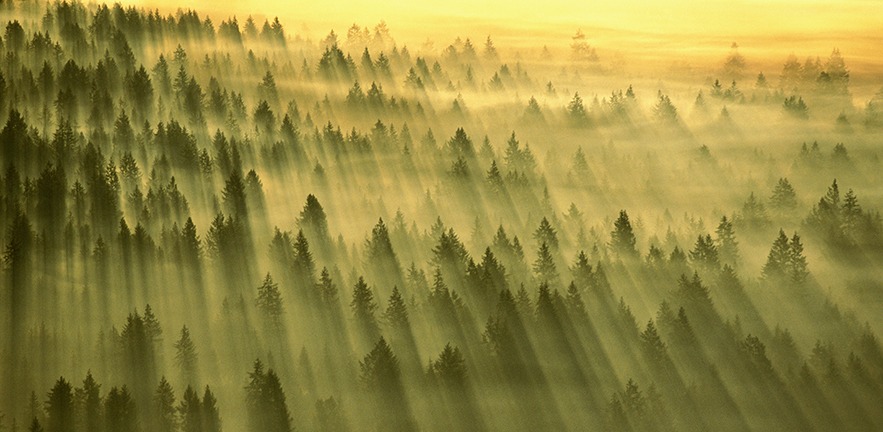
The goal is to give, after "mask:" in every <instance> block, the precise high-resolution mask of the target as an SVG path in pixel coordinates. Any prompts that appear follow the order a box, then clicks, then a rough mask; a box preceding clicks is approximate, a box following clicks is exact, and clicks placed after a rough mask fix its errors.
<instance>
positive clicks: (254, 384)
mask: <svg viewBox="0 0 883 432" xmlns="http://www.w3.org/2000/svg"><path fill="white" fill-rule="evenodd" d="M245 391H246V397H245V408H246V413H247V415H248V430H250V431H252V432H290V431H292V430H293V426H292V420H291V414H290V413H289V411H288V405H287V403H286V400H285V399H286V398H285V392H284V391H283V390H282V383H281V382H280V381H279V376H278V375H276V372H274V371H273V369H268V370H267V371H266V372H264V365H263V363H261V361H260V360H255V362H254V369H253V370H252V371H251V372H249V374H248V385H247V386H246V387H245Z"/></svg>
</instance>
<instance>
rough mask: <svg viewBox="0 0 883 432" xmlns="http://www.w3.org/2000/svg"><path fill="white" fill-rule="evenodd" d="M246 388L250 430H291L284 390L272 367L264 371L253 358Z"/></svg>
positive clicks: (287, 431) (282, 431) (280, 431)
mask: <svg viewBox="0 0 883 432" xmlns="http://www.w3.org/2000/svg"><path fill="white" fill-rule="evenodd" d="M248 376H249V382H248V385H247V386H246V387H245V390H246V399H245V403H246V406H245V407H246V412H247V414H248V425H249V430H250V431H252V432H290V431H292V430H293V427H292V423H291V421H292V420H291V414H290V413H289V411H288V405H287V403H286V401H285V392H284V391H283V390H282V384H281V383H280V381H279V377H278V376H277V375H276V372H274V371H273V369H268V370H267V371H266V372H264V365H263V363H261V361H260V360H255V363H254V370H253V371H252V372H249V374H248ZM197 403H198V399H197Z"/></svg>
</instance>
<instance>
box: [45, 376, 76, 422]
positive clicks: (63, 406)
mask: <svg viewBox="0 0 883 432" xmlns="http://www.w3.org/2000/svg"><path fill="white" fill-rule="evenodd" d="M73 427H74V394H73V387H72V386H71V385H70V383H69V382H67V380H65V379H64V377H61V378H58V380H57V381H56V382H55V385H54V386H53V387H52V390H51V391H50V392H49V395H48V399H47V400H46V430H47V432H56V431H57V432H65V431H73Z"/></svg>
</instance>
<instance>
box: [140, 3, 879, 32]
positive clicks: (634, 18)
mask: <svg viewBox="0 0 883 432" xmlns="http://www.w3.org/2000/svg"><path fill="white" fill-rule="evenodd" d="M134 3H136V4H140V5H144V6H150V7H153V6H158V7H161V8H163V9H166V8H169V7H172V8H174V7H177V6H178V5H180V4H181V3H179V2H173V1H171V0H138V1H135V2H134ZM187 5H188V6H190V7H194V8H197V9H200V10H211V11H212V12H213V13H223V12H227V13H236V14H238V15H243V14H246V13H264V14H266V15H269V16H277V15H278V16H279V17H280V18H281V19H283V20H284V21H286V22H289V23H291V22H298V23H302V22H307V23H312V24H313V25H316V26H322V25H324V26H334V27H344V26H347V25H349V24H352V23H353V22H360V23H365V24H368V23H375V22H377V21H379V20H381V19H385V20H386V21H387V22H389V23H390V24H391V26H394V27H398V28H402V29H407V30H418V29H421V28H422V29H424V30H425V29H426V27H427V26H432V27H439V26H458V25H460V23H462V22H463V21H466V22H483V23H488V24H496V25H501V24H502V25H506V26H513V27H534V26H542V27H545V26H550V25H552V26H557V25H560V26H564V27H566V28H568V31H570V30H569V29H570V28H572V27H574V26H584V27H599V28H611V29H618V30H628V31H640V32H650V33H680V34H697V33H698V34H706V33H724V34H731V35H755V34H781V33H807V32H813V33H826V32H827V33H829V32H852V31H861V32H870V31H876V32H877V33H878V34H879V33H881V32H883V5H881V2H880V1H879V0H839V1H821V0H769V1H764V0H705V1H695V0H669V1H654V0H619V1H591V0H581V1H566V0H545V1H539V2H538V1H532V0H507V1H482V0H420V1H417V0H412V1H408V2H378V1H376V0H337V1H328V2H326V1H321V2H320V1H313V2H296V1H279V0H267V1H256V0H245V1H238V2H231V3H226V4H224V3H221V4H219V2H217V1H214V0H195V1H191V2H187Z"/></svg>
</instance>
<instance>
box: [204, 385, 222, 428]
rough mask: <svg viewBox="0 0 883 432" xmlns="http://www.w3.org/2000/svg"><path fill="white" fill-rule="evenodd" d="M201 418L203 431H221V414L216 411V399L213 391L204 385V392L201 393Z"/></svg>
mask: <svg viewBox="0 0 883 432" xmlns="http://www.w3.org/2000/svg"><path fill="white" fill-rule="evenodd" d="M200 408H201V420H202V431H203V432H221V414H220V412H219V411H218V400H217V399H216V398H215V395H214V393H212V390H211V389H210V388H209V386H205V392H204V393H203V395H202V405H201V407H200Z"/></svg>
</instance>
